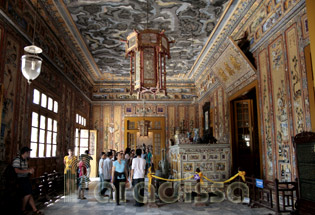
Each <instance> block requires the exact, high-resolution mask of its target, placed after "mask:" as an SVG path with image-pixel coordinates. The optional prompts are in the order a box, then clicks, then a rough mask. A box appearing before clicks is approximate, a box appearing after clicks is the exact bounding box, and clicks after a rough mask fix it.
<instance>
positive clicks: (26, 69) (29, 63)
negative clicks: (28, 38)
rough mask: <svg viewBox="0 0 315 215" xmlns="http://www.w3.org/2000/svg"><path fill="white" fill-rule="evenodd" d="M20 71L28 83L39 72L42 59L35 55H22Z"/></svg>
mask: <svg viewBox="0 0 315 215" xmlns="http://www.w3.org/2000/svg"><path fill="white" fill-rule="evenodd" d="M21 61H22V63H21V70H22V74H23V76H24V77H25V78H26V79H27V81H28V82H29V83H31V81H33V80H34V79H36V78H37V77H38V76H39V74H40V71H41V67H42V59H41V58H40V57H38V56H36V55H32V54H28V55H23V56H22V58H21Z"/></svg>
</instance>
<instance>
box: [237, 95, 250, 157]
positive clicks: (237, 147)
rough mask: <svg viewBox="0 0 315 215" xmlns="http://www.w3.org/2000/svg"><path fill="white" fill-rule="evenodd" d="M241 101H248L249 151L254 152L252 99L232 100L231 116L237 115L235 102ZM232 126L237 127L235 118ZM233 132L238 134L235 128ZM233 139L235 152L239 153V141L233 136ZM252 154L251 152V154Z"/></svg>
mask: <svg viewBox="0 0 315 215" xmlns="http://www.w3.org/2000/svg"><path fill="white" fill-rule="evenodd" d="M242 102H248V107H249V108H248V115H249V123H250V126H249V133H250V137H251V139H250V153H253V152H254V147H253V138H252V137H253V122H254V116H253V115H254V113H253V100H252V99H243V100H237V101H234V102H233V103H234V112H233V113H234V115H233V116H237V110H236V104H237V103H242ZM234 126H235V128H236V127H237V128H238V126H237V120H235V119H234ZM235 133H236V135H238V131H237V130H235ZM235 140H236V146H237V148H236V151H237V154H239V150H238V149H239V147H238V146H239V143H238V140H237V138H235ZM251 155H252V154H251ZM251 159H252V157H251Z"/></svg>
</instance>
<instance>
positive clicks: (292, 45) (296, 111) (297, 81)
mask: <svg viewBox="0 0 315 215" xmlns="http://www.w3.org/2000/svg"><path fill="white" fill-rule="evenodd" d="M286 45H287V60H288V70H289V76H290V86H291V87H290V94H291V98H292V113H293V130H294V132H293V134H294V135H295V134H298V133H300V132H302V131H303V130H305V125H304V121H305V119H304V114H303V112H304V104H303V98H302V90H301V86H302V83H301V67H300V59H299V53H298V36H297V29H296V25H293V26H292V27H291V28H289V29H288V30H287V31H286Z"/></svg>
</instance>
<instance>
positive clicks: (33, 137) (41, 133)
mask: <svg viewBox="0 0 315 215" xmlns="http://www.w3.org/2000/svg"><path fill="white" fill-rule="evenodd" d="M57 112H58V102H57V101H55V100H54V99H53V98H52V97H50V96H47V95H46V94H44V93H41V92H40V91H39V90H37V89H34V90H33V104H32V116H31V119H32V122H31V128H30V132H31V133H30V141H31V142H30V147H31V149H32V151H31V155H30V156H31V157H32V158H35V157H54V156H56V152H57V134H58V130H57V129H58V122H57V117H58V116H57V114H56V113H57Z"/></svg>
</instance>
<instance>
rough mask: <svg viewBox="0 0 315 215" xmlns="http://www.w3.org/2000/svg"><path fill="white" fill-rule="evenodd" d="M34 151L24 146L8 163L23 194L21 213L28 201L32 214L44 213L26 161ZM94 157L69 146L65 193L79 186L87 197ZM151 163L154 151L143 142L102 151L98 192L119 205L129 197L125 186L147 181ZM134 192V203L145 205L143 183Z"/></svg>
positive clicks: (79, 193)
mask: <svg viewBox="0 0 315 215" xmlns="http://www.w3.org/2000/svg"><path fill="white" fill-rule="evenodd" d="M31 151H32V149H30V148H29V147H23V148H22V149H21V150H20V153H19V155H18V156H17V157H16V158H15V159H14V160H13V163H12V165H9V166H8V168H7V170H6V172H8V173H6V174H8V175H14V177H13V176H12V177H13V178H16V180H14V182H13V183H16V184H17V185H18V186H17V187H18V192H19V194H20V195H19V196H21V198H22V214H27V213H28V212H27V211H26V206H27V204H29V205H30V206H31V208H32V210H33V214H42V212H41V211H39V210H38V209H37V208H36V205H35V201H34V199H33V196H32V185H31V181H30V176H31V175H32V174H34V169H33V168H29V166H28V162H27V161H28V159H29V157H30V152H31ZM91 160H93V158H92V157H91V156H90V155H89V151H88V150H86V151H85V153H84V154H81V155H80V156H78V157H77V156H75V155H74V153H73V150H72V149H70V148H69V149H68V155H67V156H65V157H64V166H65V168H64V176H65V177H64V178H65V187H64V188H65V189H64V190H65V195H66V196H71V194H74V193H75V190H77V195H78V199H81V200H84V199H86V197H85V196H84V191H85V190H88V189H89V182H90V179H89V177H90V172H91V164H90V161H91ZM152 165H153V156H152V153H151V152H150V150H149V148H146V147H145V145H144V144H143V147H141V148H138V149H137V150H131V149H130V148H126V150H125V151H119V152H116V151H115V150H109V151H108V152H107V153H105V152H102V153H101V158H100V160H99V165H98V174H99V178H100V191H99V195H100V196H102V197H109V198H113V197H115V201H116V204H117V205H120V203H119V202H120V199H121V201H125V200H126V199H125V187H126V186H127V187H130V186H131V185H132V186H133V187H135V189H138V187H140V186H136V185H137V184H139V183H141V182H144V179H145V175H146V174H147V170H148V169H149V168H150V167H151V166H152ZM10 170H11V173H10ZM8 181H10V180H8ZM11 181H12V180H11ZM109 188H110V189H109ZM120 189H122V190H120ZM107 190H110V193H109V194H106V192H107ZM113 190H114V192H113ZM120 193H121V196H120ZM139 193H140V196H139ZM135 194H136V203H135V206H142V205H143V203H141V202H139V199H141V196H143V195H144V185H143V186H142V188H141V189H140V191H138V190H136V191H135ZM137 200H138V201H137Z"/></svg>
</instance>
